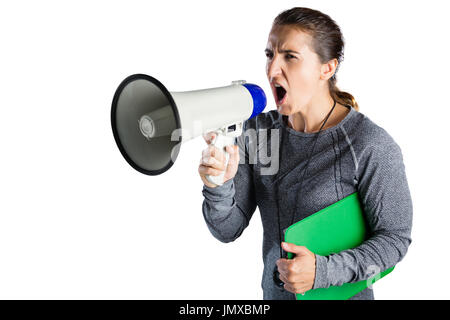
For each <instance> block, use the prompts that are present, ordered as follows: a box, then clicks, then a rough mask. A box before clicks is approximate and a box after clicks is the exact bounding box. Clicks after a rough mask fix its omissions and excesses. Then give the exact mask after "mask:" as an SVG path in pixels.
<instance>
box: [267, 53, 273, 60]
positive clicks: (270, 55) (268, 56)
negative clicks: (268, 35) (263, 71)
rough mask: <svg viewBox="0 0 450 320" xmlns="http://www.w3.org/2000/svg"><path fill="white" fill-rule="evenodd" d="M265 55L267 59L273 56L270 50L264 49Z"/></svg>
mask: <svg viewBox="0 0 450 320" xmlns="http://www.w3.org/2000/svg"><path fill="white" fill-rule="evenodd" d="M266 57H267V58H269V59H271V58H272V57H273V54H272V52H268V51H266Z"/></svg>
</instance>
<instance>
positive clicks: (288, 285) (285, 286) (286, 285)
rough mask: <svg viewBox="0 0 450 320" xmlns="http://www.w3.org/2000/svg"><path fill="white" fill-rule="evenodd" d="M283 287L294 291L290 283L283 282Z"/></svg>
mask: <svg viewBox="0 0 450 320" xmlns="http://www.w3.org/2000/svg"><path fill="white" fill-rule="evenodd" d="M284 289H285V290H286V291H289V292H291V293H296V292H295V289H294V287H293V286H292V285H291V284H290V283H285V284H284Z"/></svg>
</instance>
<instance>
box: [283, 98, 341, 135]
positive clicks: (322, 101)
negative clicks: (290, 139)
mask: <svg viewBox="0 0 450 320" xmlns="http://www.w3.org/2000/svg"><path fill="white" fill-rule="evenodd" d="M333 104H334V100H333V98H331V96H330V95H329V94H328V95H324V96H322V97H318V98H313V99H312V100H311V102H310V103H309V104H307V105H305V106H304V107H303V108H302V109H301V110H300V111H298V112H296V113H294V114H291V115H289V116H288V125H289V126H290V127H291V128H292V129H294V130H296V131H300V132H304V133H313V132H317V131H319V129H320V127H321V125H322V123H323V121H324V120H325V118H326V117H327V115H328V113H329V112H330V111H331V108H332V107H333ZM339 106H340V104H338V103H336V107H335V108H334V110H333V113H332V114H331V115H330V117H329V118H328V120H327V123H326V124H325V126H324V127H323V128H322V130H325V129H326V128H329V127H332V126H334V125H335V124H336V123H335V122H336V121H335V120H336V119H337V118H340V117H339V116H338V113H342V110H338V107H339ZM339 109H340V108H339ZM344 109H347V108H345V107H344Z"/></svg>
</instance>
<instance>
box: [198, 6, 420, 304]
mask: <svg viewBox="0 0 450 320" xmlns="http://www.w3.org/2000/svg"><path fill="white" fill-rule="evenodd" d="M343 48H344V41H343V36H342V34H341V31H340V29H339V27H338V26H337V24H336V23H335V22H334V21H333V20H332V19H331V18H330V17H329V16H327V15H325V14H323V13H321V12H319V11H316V10H312V9H308V8H292V9H290V10H287V11H284V12H282V13H281V14H279V15H278V16H277V17H276V18H275V20H274V22H273V26H272V29H271V32H270V34H269V39H268V43H267V47H266V55H267V68H266V71H267V77H268V80H269V82H270V85H271V88H272V90H273V95H274V97H275V103H276V105H277V110H276V111H269V112H267V113H262V114H260V115H258V116H257V117H255V118H252V119H249V120H247V121H246V122H245V127H244V129H245V130H249V129H254V130H256V132H262V131H261V130H262V129H267V131H266V130H263V131H264V132H268V133H269V135H271V136H273V135H274V134H277V135H278V136H279V139H278V140H277V139H275V140H274V141H279V142H277V143H279V148H278V151H279V154H278V157H276V158H277V160H279V168H278V170H277V172H276V173H275V174H262V169H264V168H265V167H267V164H263V163H261V161H257V162H256V163H255V162H251V161H249V159H250V158H251V157H252V156H254V153H255V151H254V150H255V148H252V147H251V145H253V146H254V145H257V148H258V149H261V148H262V147H267V148H270V147H271V146H269V145H271V144H272V137H267V139H259V137H257V138H256V141H255V139H254V138H253V139H252V138H251V135H250V136H248V137H249V138H248V139H246V138H245V137H246V135H245V134H243V135H242V136H241V137H239V138H238V139H237V146H234V147H228V148H227V151H228V152H229V153H230V160H229V163H228V166H227V167H226V168H225V166H224V161H223V158H224V157H223V153H222V152H220V151H219V150H218V149H215V147H213V146H209V147H208V149H206V150H205V151H204V153H203V157H202V162H201V164H200V166H199V173H200V176H201V178H202V180H203V182H204V189H203V195H204V198H205V200H204V203H203V214H204V217H205V221H206V223H207V225H208V227H209V229H210V231H211V233H212V234H213V235H214V236H215V237H216V238H217V239H219V240H221V241H223V242H229V241H233V240H235V239H236V238H238V237H239V236H240V235H241V233H242V231H243V230H244V229H245V228H246V227H247V225H248V223H249V221H250V219H251V217H252V215H253V213H254V211H255V209H256V206H258V208H259V211H260V213H261V219H262V223H263V228H264V240H263V260H264V272H263V278H262V288H263V292H264V299H295V293H304V292H306V291H308V290H310V289H315V288H327V287H329V286H330V285H341V284H343V283H347V282H357V281H361V280H366V279H368V278H369V277H370V276H371V275H373V274H374V273H371V271H372V272H373V270H378V271H383V270H386V269H388V268H390V267H392V266H394V265H395V264H397V263H398V262H399V261H400V260H401V259H402V258H403V257H404V255H405V254H406V251H407V248H408V246H409V245H410V243H411V236H410V235H411V225H412V201H411V197H410V192H409V188H408V184H407V179H406V175H405V168H404V165H403V159H402V153H401V150H400V148H399V146H398V145H397V144H396V142H395V141H394V140H393V139H392V137H391V136H390V135H389V134H388V133H387V132H386V131H385V130H384V129H382V128H381V127H379V126H378V125H376V124H375V123H374V122H372V121H371V120H370V119H369V118H368V117H366V116H365V115H363V114H362V113H360V112H359V111H358V110H359V109H358V105H357V103H356V101H355V99H354V98H353V96H352V95H350V94H348V93H345V92H342V91H340V90H339V89H338V88H337V87H336V72H337V70H338V67H339V64H340V63H341V62H342V60H343ZM276 130H278V131H276ZM244 132H245V131H244ZM205 139H206V141H207V142H208V143H209V141H210V139H211V136H209V137H205ZM252 140H253V141H252ZM261 144H264V146H261ZM268 150H270V149H268ZM223 170H226V174H225V179H224V181H225V183H224V184H223V185H222V186H215V185H211V184H210V183H209V182H208V181H207V180H206V179H205V175H206V174H211V175H218V174H220V172H221V171H223ZM356 191H357V192H358V193H359V196H360V201H361V203H362V206H363V209H364V214H365V219H366V221H367V225H368V232H369V238H368V239H367V240H366V241H364V242H363V243H362V244H361V245H360V246H358V247H356V248H354V249H350V250H344V251H342V252H340V253H338V254H331V255H329V256H320V255H316V254H314V253H313V252H311V251H309V250H308V249H307V248H305V247H300V246H296V245H294V244H288V243H284V242H283V243H282V249H283V251H284V252H292V253H294V254H295V258H294V259H292V260H287V259H285V258H284V257H282V256H280V252H282V251H281V248H280V244H281V241H280V239H282V230H285V229H286V228H287V227H288V226H289V225H291V224H292V222H296V221H299V220H301V219H304V218H306V217H308V216H309V215H311V214H313V213H315V212H317V211H319V210H321V209H323V208H325V207H327V206H329V205H331V204H333V203H335V202H337V201H339V200H341V199H343V198H344V197H346V196H348V195H350V194H352V193H354V192H356ZM374 267H375V269H374ZM274 269H275V270H276V271H278V273H279V280H281V281H282V284H281V285H280V286H278V285H277V284H276V281H274V279H273V278H274V277H273V270H274ZM275 280H276V279H275ZM352 299H374V294H373V290H372V289H371V288H367V289H365V290H363V291H362V292H360V293H359V294H357V295H355V296H354V297H353V298H352Z"/></svg>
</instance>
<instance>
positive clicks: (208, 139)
mask: <svg viewBox="0 0 450 320" xmlns="http://www.w3.org/2000/svg"><path fill="white" fill-rule="evenodd" d="M216 136H217V133H215V132H207V133H205V134H203V139H205V142H206V143H207V144H210V143H211V142H212V141H213V139H214V138H215V137H216Z"/></svg>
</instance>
